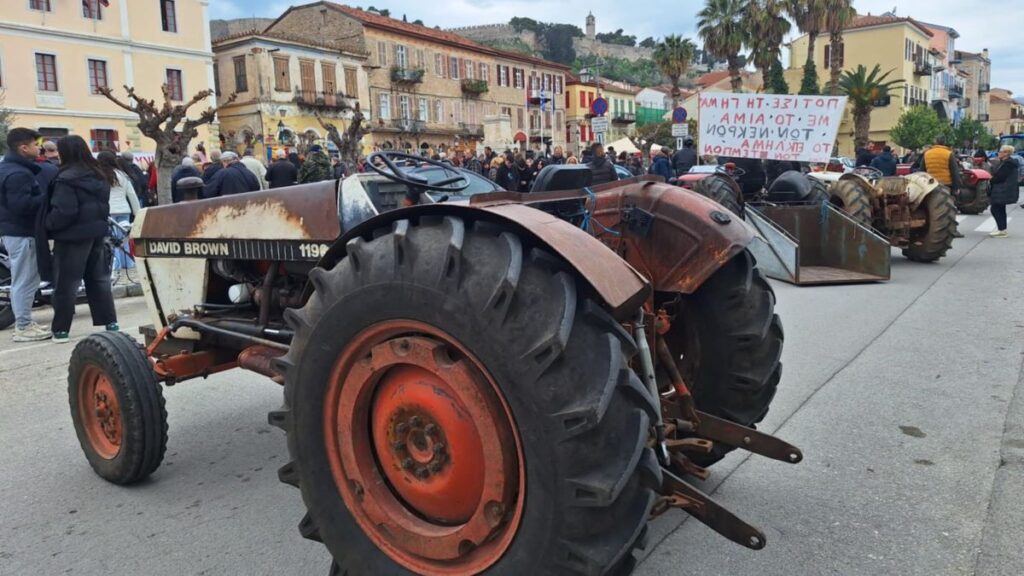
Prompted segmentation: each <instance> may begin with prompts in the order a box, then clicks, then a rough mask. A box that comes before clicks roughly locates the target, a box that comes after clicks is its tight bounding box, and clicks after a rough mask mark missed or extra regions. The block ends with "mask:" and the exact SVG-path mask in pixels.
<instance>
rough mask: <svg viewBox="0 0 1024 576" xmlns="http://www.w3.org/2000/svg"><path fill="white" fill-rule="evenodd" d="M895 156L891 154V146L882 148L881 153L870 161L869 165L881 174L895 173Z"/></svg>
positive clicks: (891, 174) (889, 174) (890, 174)
mask: <svg viewBox="0 0 1024 576" xmlns="http://www.w3.org/2000/svg"><path fill="white" fill-rule="evenodd" d="M896 164H897V162H896V158H895V157H894V156H893V155H892V148H891V147H889V146H886V147H884V148H882V153H881V154H879V155H878V156H875V158H874V159H873V160H872V161H871V167H872V168H874V169H875V170H878V171H879V172H881V173H882V176H895V175H896Z"/></svg>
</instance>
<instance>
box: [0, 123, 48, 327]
mask: <svg viewBox="0 0 1024 576" xmlns="http://www.w3.org/2000/svg"><path fill="white" fill-rule="evenodd" d="M38 140H39V134H38V133H37V132H36V131H35V130H30V129H28V128H14V129H12V130H11V131H10V132H8V133H7V149H8V152H7V155H6V156H4V160H3V162H0V236H2V237H3V243H4V247H5V248H6V249H7V255H8V256H9V257H10V263H11V308H12V310H13V311H14V341H15V342H34V341H36V340H47V339H49V338H50V337H51V335H52V334H51V333H50V331H49V330H48V329H46V328H44V327H42V326H40V325H39V324H36V323H35V322H33V321H32V302H33V301H34V300H35V295H36V290H37V289H38V288H39V266H38V264H37V262H36V241H35V221H36V215H37V214H38V213H39V209H40V207H41V206H42V203H43V198H44V196H43V191H42V189H41V188H40V186H39V182H38V181H37V180H36V178H37V175H38V174H39V173H40V172H41V171H42V169H41V168H40V166H39V165H38V164H36V162H35V159H36V157H37V156H39V143H38Z"/></svg>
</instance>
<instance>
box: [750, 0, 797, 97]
mask: <svg viewBox="0 0 1024 576" xmlns="http://www.w3.org/2000/svg"><path fill="white" fill-rule="evenodd" d="M782 9H783V6H782V0H750V3H749V4H748V5H747V11H746V14H745V16H746V18H745V21H746V22H745V26H746V28H747V30H748V31H749V38H748V44H749V47H750V51H751V57H752V60H753V61H754V66H757V68H758V70H760V71H761V86H762V87H763V89H764V90H765V91H768V86H769V85H770V84H771V81H770V78H771V69H772V66H774V65H775V63H776V62H779V61H780V54H781V52H782V50H781V48H780V47H781V46H782V40H783V39H784V38H785V37H786V34H789V30H790V28H791V26H790V23H789V20H787V19H786V18H785V17H784V16H783V15H782Z"/></svg>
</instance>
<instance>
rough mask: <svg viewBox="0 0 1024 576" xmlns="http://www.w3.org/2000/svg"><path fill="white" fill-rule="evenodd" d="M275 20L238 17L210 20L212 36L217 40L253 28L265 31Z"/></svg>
mask: <svg viewBox="0 0 1024 576" xmlns="http://www.w3.org/2000/svg"><path fill="white" fill-rule="evenodd" d="M273 22H274V19H273V18H236V19H234V20H210V38H211V39H212V40H213V41H214V42H216V41H217V40H220V39H221V38H227V37H228V36H234V35H236V34H241V33H243V32H249V31H251V30H259V31H261V32H262V31H263V30H264V29H266V27H267V26H270V25H271V24H272V23H273Z"/></svg>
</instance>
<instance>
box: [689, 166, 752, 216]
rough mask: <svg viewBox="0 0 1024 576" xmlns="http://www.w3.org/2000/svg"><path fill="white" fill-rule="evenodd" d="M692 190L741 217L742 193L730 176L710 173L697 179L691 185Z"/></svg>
mask: <svg viewBox="0 0 1024 576" xmlns="http://www.w3.org/2000/svg"><path fill="white" fill-rule="evenodd" d="M693 191H694V192H696V193H698V194H700V195H701V196H706V197H708V198H711V199H712V200H714V201H715V202H718V203H719V204H721V205H722V206H724V207H725V208H726V209H727V210H729V211H730V212H732V213H733V214H736V215H737V216H739V217H740V218H742V217H743V193H742V192H740V189H739V185H738V184H736V181H735V180H733V179H732V178H731V177H729V176H726V175H724V174H711V175H709V176H708V177H707V178H703V179H701V180H698V181H697V183H696V184H694V186H693Z"/></svg>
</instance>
